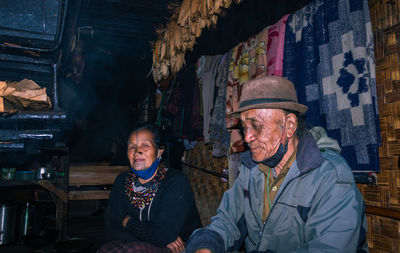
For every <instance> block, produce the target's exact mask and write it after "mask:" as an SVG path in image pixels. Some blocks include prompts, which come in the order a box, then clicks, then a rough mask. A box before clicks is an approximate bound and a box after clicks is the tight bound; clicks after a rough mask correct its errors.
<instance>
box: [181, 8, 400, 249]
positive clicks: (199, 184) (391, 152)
mask: <svg viewBox="0 0 400 253" xmlns="http://www.w3.org/2000/svg"><path fill="white" fill-rule="evenodd" d="M369 5H370V13H371V22H372V27H373V33H374V39H375V60H376V80H377V92H378V107H379V121H380V128H381V138H382V146H381V147H380V149H379V154H380V155H379V156H380V163H381V172H380V173H379V174H378V184H377V185H376V186H369V185H364V184H362V185H361V184H360V185H358V187H359V189H360V191H361V193H362V194H363V196H364V199H365V203H366V205H367V206H373V207H379V208H383V210H384V212H383V213H385V210H387V211H388V212H391V213H392V214H393V213H395V216H397V217H400V213H397V211H398V212H400V168H399V164H400V161H399V156H400V60H399V59H400V55H399V53H400V42H399V41H400V0H369ZM186 162H188V163H190V164H194V165H198V166H201V167H204V168H207V169H211V170H214V171H218V172H220V171H221V169H222V168H226V167H227V161H226V159H217V158H213V157H212V155H211V150H210V149H209V147H208V146H206V145H204V144H203V143H199V145H197V146H196V147H195V149H193V150H191V151H189V152H187V156H186ZM185 169H186V171H187V173H188V174H189V178H190V179H191V182H192V186H193V189H194V191H195V193H196V201H197V205H198V207H199V212H200V213H201V218H202V221H203V225H207V224H208V223H209V222H210V218H211V217H212V216H213V215H214V214H215V210H216V208H217V207H218V205H219V202H220V199H221V196H222V194H223V192H224V191H225V190H226V189H228V184H227V183H225V182H223V181H221V180H220V179H219V178H218V177H215V176H212V175H210V174H207V173H204V172H200V171H196V170H193V169H188V168H185ZM367 211H368V209H367ZM367 221H368V234H367V240H368V246H369V247H370V252H371V253H383V252H400V220H399V219H391V218H386V217H384V216H382V215H373V214H368V213H367Z"/></svg>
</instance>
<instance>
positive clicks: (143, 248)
mask: <svg viewBox="0 0 400 253" xmlns="http://www.w3.org/2000/svg"><path fill="white" fill-rule="evenodd" d="M96 253H171V251H170V250H169V249H168V248H159V247H156V246H154V245H152V244H150V243H147V242H128V243H123V242H120V241H112V242H109V243H106V244H105V245H103V246H102V247H101V248H100V249H98V250H97V251H96Z"/></svg>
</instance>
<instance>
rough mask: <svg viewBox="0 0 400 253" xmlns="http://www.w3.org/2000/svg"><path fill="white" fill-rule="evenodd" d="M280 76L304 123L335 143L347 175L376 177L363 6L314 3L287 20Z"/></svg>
mask: <svg viewBox="0 0 400 253" xmlns="http://www.w3.org/2000/svg"><path fill="white" fill-rule="evenodd" d="M283 76H285V77H286V78H288V79H289V80H291V81H292V82H293V83H294V84H295V86H296V90H297V95H298V98H299V102H300V103H303V104H306V105H308V106H309V110H308V112H307V113H306V116H307V122H309V123H310V124H311V125H313V126H323V127H325V128H326V129H327V132H328V135H329V136H330V137H333V138H336V139H337V140H338V141H339V144H340V146H341V148H342V152H341V154H342V156H343V157H344V158H345V159H346V160H347V162H348V163H349V165H350V166H351V168H352V169H353V171H363V172H366V171H379V155H378V146H379V145H380V144H381V140H380V133H379V132H380V130H379V118H378V107H377V91H376V79H375V57H374V45H373V36H372V28H371V22H370V16H369V8H368V2H367V0H316V1H313V2H312V3H310V4H308V5H307V6H305V7H304V8H302V9H300V10H298V11H297V12H295V13H294V14H293V15H291V16H290V17H289V18H288V20H287V26H286V36H285V50H284V64H283Z"/></svg>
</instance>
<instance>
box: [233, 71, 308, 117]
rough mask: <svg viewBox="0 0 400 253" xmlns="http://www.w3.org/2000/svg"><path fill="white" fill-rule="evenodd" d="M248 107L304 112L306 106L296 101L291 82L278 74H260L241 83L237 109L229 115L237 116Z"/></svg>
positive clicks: (248, 108)
mask: <svg viewBox="0 0 400 253" xmlns="http://www.w3.org/2000/svg"><path fill="white" fill-rule="evenodd" d="M250 109H283V110H291V111H296V112H299V113H300V114H304V113H305V112H306V111H307V109H308V107H307V106H306V105H302V104H299V103H298V101H297V95H296V90H295V88H294V85H293V83H292V82H290V81H288V80H287V79H285V78H282V77H279V76H265V75H261V76H259V77H257V78H256V79H252V80H249V81H247V82H245V83H244V84H243V90H242V96H241V98H240V101H239V109H237V110H235V111H233V112H231V113H230V114H229V116H230V117H235V118H237V117H239V116H240V113H241V112H244V111H247V110H250Z"/></svg>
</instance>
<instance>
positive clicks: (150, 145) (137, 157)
mask: <svg viewBox="0 0 400 253" xmlns="http://www.w3.org/2000/svg"><path fill="white" fill-rule="evenodd" d="M162 152H163V150H161V149H160V150H157V147H156V144H155V142H154V136H153V134H152V133H151V132H150V131H149V130H147V129H143V130H139V131H136V132H133V133H132V134H131V135H130V136H129V139H128V150H127V152H126V153H127V155H128V159H129V163H130V165H131V167H132V168H134V169H135V170H145V169H147V168H148V167H150V166H151V164H152V163H153V162H154V161H155V160H156V159H157V157H159V156H161V154H162Z"/></svg>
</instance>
